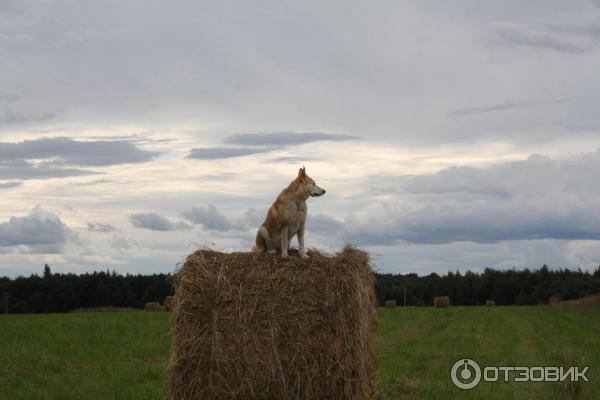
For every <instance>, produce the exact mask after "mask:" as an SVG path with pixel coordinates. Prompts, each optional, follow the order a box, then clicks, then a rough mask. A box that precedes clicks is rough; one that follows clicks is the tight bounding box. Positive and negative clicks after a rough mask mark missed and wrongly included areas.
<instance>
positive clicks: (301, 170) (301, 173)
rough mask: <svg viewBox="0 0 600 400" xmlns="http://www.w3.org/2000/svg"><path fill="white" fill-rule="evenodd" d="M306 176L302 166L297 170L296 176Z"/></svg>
mask: <svg viewBox="0 0 600 400" xmlns="http://www.w3.org/2000/svg"><path fill="white" fill-rule="evenodd" d="M304 175H306V168H304V165H303V166H302V168H300V169H299V170H298V176H304Z"/></svg>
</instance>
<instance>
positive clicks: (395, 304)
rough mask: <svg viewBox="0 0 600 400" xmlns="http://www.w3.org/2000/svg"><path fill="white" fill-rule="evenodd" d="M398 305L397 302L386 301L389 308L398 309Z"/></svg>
mask: <svg viewBox="0 0 600 400" xmlns="http://www.w3.org/2000/svg"><path fill="white" fill-rule="evenodd" d="M397 305H398V304H397V303H396V300H386V301H385V306H386V307H387V308H396V306H397Z"/></svg>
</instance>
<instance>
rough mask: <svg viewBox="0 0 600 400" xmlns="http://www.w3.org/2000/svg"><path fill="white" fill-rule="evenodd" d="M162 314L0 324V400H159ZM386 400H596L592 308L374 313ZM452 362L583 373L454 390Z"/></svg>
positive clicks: (599, 391)
mask: <svg viewBox="0 0 600 400" xmlns="http://www.w3.org/2000/svg"><path fill="white" fill-rule="evenodd" d="M171 317H172V316H171V314H170V313H145V312H102V313H70V314H45V315H1V316H0V399H13V400H17V399H27V400H32V399H77V400H81V399H102V400H105V399H140V400H142V399H143V400H151V399H165V398H166V394H167V379H166V373H165V371H166V367H167V362H168V356H169V325H170V319H171ZM376 342H377V353H378V382H379V387H380V389H381V391H382V394H383V396H384V398H386V399H498V400H500V399H502V400H506V399H543V400H547V399H590V400H593V399H600V307H599V306H568V307H567V306H561V307H548V306H522V307H451V308H447V309H434V308H431V307H427V308H425V307H421V308H417V307H407V308H396V309H380V310H379V326H378V330H377V336H376ZM460 358H472V359H474V360H475V361H477V362H478V363H479V364H480V365H493V366H512V365H514V366H538V365H539V366H572V365H573V366H589V367H590V369H589V371H588V372H587V377H588V379H589V380H590V382H587V383H585V382H583V383H578V384H575V383H561V382H553V383H542V382H535V383H529V382H527V383H524V382H511V383H504V382H496V383H489V382H481V383H480V384H479V385H478V386H477V387H476V388H475V389H472V390H468V391H465V390H460V389H458V388H456V387H454V386H453V385H452V383H451V381H450V368H451V366H452V365H453V364H454V362H455V361H456V360H458V359H460Z"/></svg>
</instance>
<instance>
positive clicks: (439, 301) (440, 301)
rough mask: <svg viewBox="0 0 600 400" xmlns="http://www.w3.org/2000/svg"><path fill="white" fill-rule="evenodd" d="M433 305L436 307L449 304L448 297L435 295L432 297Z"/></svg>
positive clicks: (444, 306)
mask: <svg viewBox="0 0 600 400" xmlns="http://www.w3.org/2000/svg"><path fill="white" fill-rule="evenodd" d="M433 305H434V306H435V307H437V308H446V307H449V306H450V298H449V297H448V296H437V297H434V298H433Z"/></svg>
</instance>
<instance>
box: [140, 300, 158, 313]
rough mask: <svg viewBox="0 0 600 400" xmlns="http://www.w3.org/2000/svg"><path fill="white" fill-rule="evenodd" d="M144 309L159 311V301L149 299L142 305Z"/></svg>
mask: <svg viewBox="0 0 600 400" xmlns="http://www.w3.org/2000/svg"><path fill="white" fill-rule="evenodd" d="M144 311H160V303H159V302H158V301H150V302H148V303H146V304H145V305H144Z"/></svg>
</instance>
